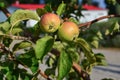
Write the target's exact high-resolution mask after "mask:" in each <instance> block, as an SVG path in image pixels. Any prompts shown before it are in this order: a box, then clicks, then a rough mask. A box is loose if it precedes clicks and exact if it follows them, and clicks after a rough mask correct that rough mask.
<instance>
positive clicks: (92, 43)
mask: <svg viewBox="0 0 120 80" xmlns="http://www.w3.org/2000/svg"><path fill="white" fill-rule="evenodd" d="M91 45H92V46H93V47H95V48H98V47H99V41H98V40H93V41H92V42H91Z"/></svg>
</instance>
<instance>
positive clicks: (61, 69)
mask: <svg viewBox="0 0 120 80" xmlns="http://www.w3.org/2000/svg"><path fill="white" fill-rule="evenodd" d="M71 67H72V59H71V57H70V55H69V53H66V52H65V51H64V50H62V51H61V53H60V58H59V64H58V80H63V78H64V77H65V76H66V75H67V74H68V73H69V71H70V70H71Z"/></svg>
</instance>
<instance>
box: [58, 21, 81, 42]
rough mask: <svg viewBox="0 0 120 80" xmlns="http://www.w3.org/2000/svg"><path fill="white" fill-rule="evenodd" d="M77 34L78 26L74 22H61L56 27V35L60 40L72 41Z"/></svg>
mask: <svg viewBox="0 0 120 80" xmlns="http://www.w3.org/2000/svg"><path fill="white" fill-rule="evenodd" d="M78 35H79V28H78V26H77V24H75V23H74V22H70V21H67V22H63V23H62V25H61V26H60V27H59V29H58V36H59V38H60V39H61V40H62V41H72V40H74V39H75V38H77V37H78Z"/></svg>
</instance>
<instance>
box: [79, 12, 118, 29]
mask: <svg viewBox="0 0 120 80" xmlns="http://www.w3.org/2000/svg"><path fill="white" fill-rule="evenodd" d="M113 17H120V15H114V14H112V15H108V16H102V17H99V18H96V19H94V20H92V21H89V22H86V23H82V24H79V25H78V26H79V28H80V27H84V26H86V27H88V26H90V25H91V24H93V23H95V22H97V21H100V20H102V19H105V18H113Z"/></svg>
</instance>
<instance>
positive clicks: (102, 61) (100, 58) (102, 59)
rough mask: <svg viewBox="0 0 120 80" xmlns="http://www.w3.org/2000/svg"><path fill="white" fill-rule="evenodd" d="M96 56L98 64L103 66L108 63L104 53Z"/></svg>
mask: <svg viewBox="0 0 120 80" xmlns="http://www.w3.org/2000/svg"><path fill="white" fill-rule="evenodd" d="M95 57H96V64H97V65H103V66H105V65H107V61H106V58H105V56H104V55H103V54H102V53H97V54H95Z"/></svg>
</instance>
